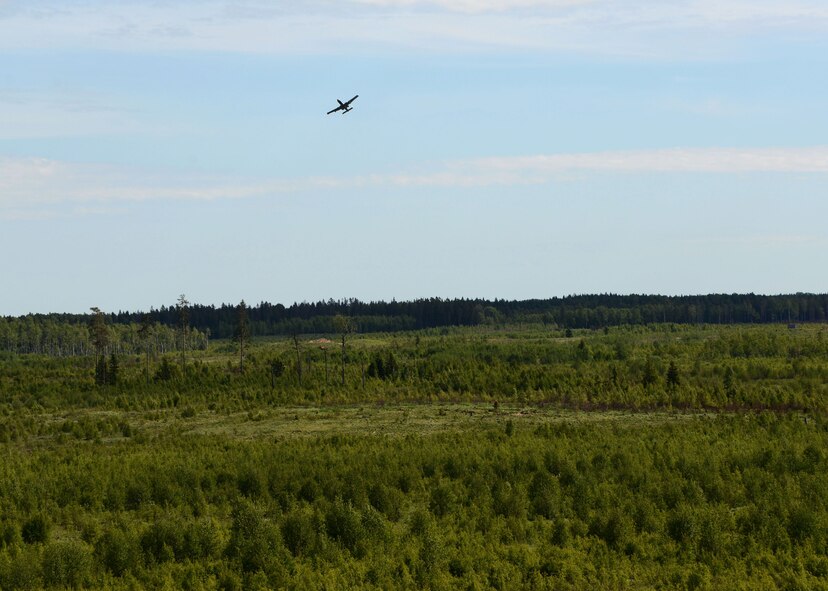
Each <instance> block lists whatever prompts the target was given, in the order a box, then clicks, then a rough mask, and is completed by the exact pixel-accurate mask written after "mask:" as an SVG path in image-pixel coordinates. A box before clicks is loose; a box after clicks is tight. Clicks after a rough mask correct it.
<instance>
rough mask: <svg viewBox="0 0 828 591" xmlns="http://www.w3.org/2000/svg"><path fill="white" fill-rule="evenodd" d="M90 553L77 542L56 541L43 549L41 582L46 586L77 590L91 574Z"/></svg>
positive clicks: (84, 545) (88, 549)
mask: <svg viewBox="0 0 828 591" xmlns="http://www.w3.org/2000/svg"><path fill="white" fill-rule="evenodd" d="M91 565H92V552H91V550H90V548H89V547H88V546H87V545H86V544H84V543H83V542H81V541H78V540H58V541H54V542H50V543H49V544H47V545H46V546H45V547H44V548H43V581H44V582H45V583H46V585H47V586H60V587H71V588H78V587H82V586H84V585H85V584H86V582H87V580H88V579H89V577H90V574H91Z"/></svg>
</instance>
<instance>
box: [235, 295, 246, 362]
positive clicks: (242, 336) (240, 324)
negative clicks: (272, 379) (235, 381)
mask: <svg viewBox="0 0 828 591" xmlns="http://www.w3.org/2000/svg"><path fill="white" fill-rule="evenodd" d="M249 339H250V323H249V322H248V321H247V304H245V303H244V300H242V301H241V302H240V303H239V306H238V308H237V311H236V330H235V332H234V333H233V342H234V343H238V345H239V371H240V372H241V373H244V344H245V343H246V342H247V341H248V340H249Z"/></svg>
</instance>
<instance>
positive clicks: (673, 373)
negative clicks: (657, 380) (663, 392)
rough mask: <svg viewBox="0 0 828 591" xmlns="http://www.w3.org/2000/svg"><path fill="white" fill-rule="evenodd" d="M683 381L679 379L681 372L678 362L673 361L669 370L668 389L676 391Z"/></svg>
mask: <svg viewBox="0 0 828 591" xmlns="http://www.w3.org/2000/svg"><path fill="white" fill-rule="evenodd" d="M680 382H681V379H680V378H679V371H678V367H676V362H675V361H671V362H670V367H668V368H667V387H668V388H670V389H671V390H672V389H675V388H677V387H678V386H679V383H680Z"/></svg>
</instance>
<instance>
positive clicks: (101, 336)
mask: <svg viewBox="0 0 828 591" xmlns="http://www.w3.org/2000/svg"><path fill="white" fill-rule="evenodd" d="M90 310H92V312H93V316H92V318H91V319H90V320H89V340H90V341H92V346H93V347H94V348H95V383H96V384H97V385H99V386H102V385H104V384H106V383H107V380H106V358H105V357H104V356H105V355H106V348H107V347H108V346H109V331H108V330H107V328H106V322H105V320H104V314H103V312H101V310H100V308H98V307H92V308H90Z"/></svg>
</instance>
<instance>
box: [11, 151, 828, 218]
mask: <svg viewBox="0 0 828 591" xmlns="http://www.w3.org/2000/svg"><path fill="white" fill-rule="evenodd" d="M589 172H594V173H629V174H658V173H718V174H732V173H740V174H750V173H820V174H825V173H828V146H818V147H811V148H779V149H772V148H766V149H733V148H708V149H678V148H677V149H665V150H644V151H617V152H595V153H584V154H551V155H535V156H517V157H491V158H479V159H473V160H465V161H454V162H448V163H443V164H440V165H437V166H435V167H433V168H432V169H431V170H420V171H417V172H409V173H405V172H403V173H390V174H389V173H381V174H372V175H362V176H352V177H306V178H276V179H268V180H264V181H260V180H259V181H243V182H240V181H238V180H235V179H227V178H220V177H207V176H187V175H181V176H172V175H169V174H165V175H161V174H153V173H151V172H148V171H146V170H133V169H127V168H119V167H113V166H96V165H90V164H77V163H68V162H60V161H55V160H46V159H36V158H28V159H19V158H5V159H0V218H2V219H6V220H11V219H23V218H39V217H44V216H48V215H54V214H55V212H61V213H63V214H74V215H78V214H80V213H83V212H86V213H88V212H90V211H96V210H100V208H111V207H115V206H118V204H122V205H125V204H127V203H129V202H139V201H147V200H196V201H204V200H207V201H209V200H216V199H244V198H254V197H267V196H274V195H280V194H289V193H297V192H306V191H337V190H347V189H356V188H370V187H386V188H395V187H396V188H417V187H423V188H434V187H443V188H469V187H485V186H510V185H525V184H541V183H547V182H552V181H557V180H561V179H567V178H568V175H571V174H572V173H589ZM107 210H108V211H110V210H109V209H107Z"/></svg>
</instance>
